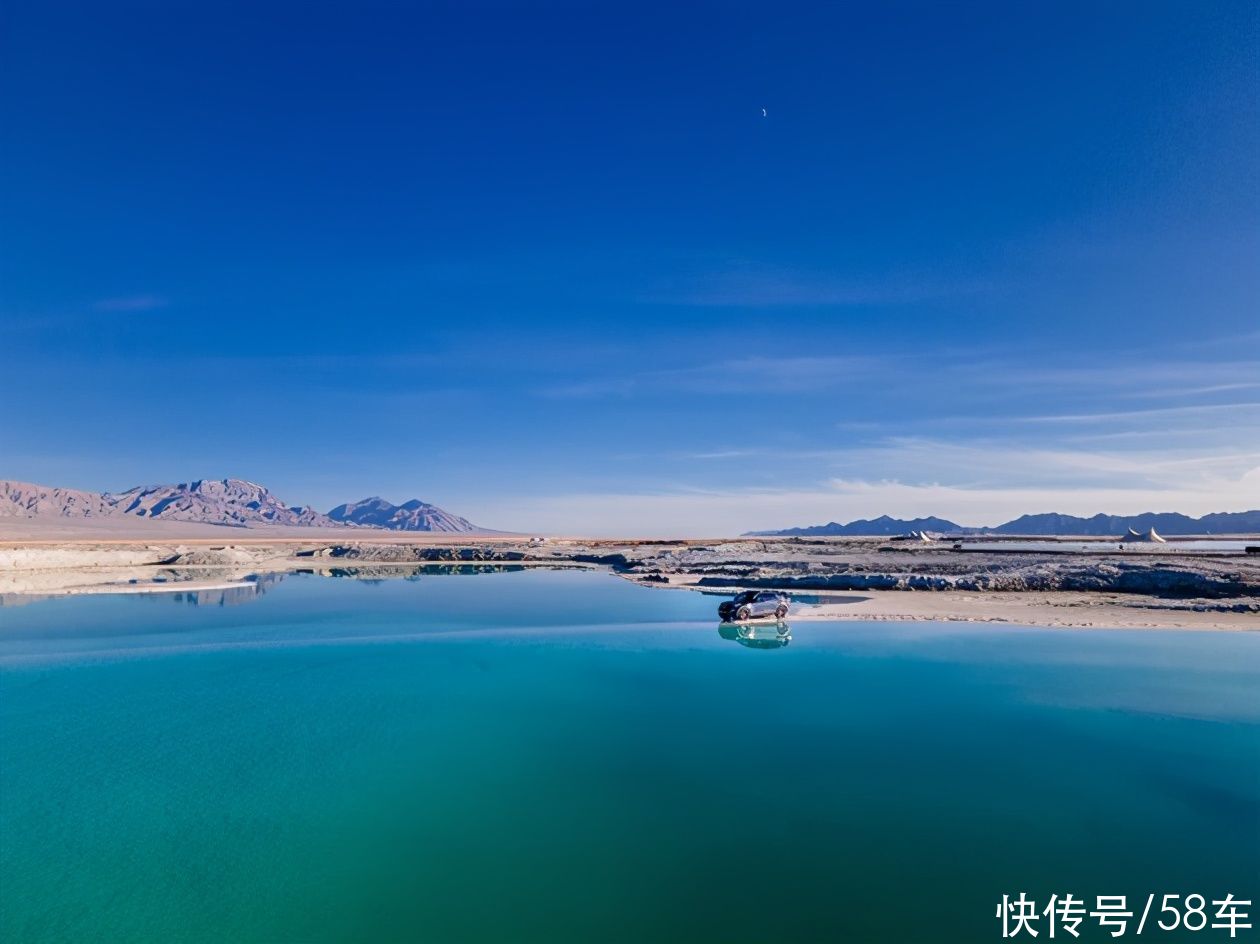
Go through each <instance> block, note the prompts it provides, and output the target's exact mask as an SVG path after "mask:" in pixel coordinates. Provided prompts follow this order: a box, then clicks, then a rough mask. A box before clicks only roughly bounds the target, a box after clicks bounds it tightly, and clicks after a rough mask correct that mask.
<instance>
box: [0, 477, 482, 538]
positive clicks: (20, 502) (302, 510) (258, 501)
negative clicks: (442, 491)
mask: <svg viewBox="0 0 1260 944" xmlns="http://www.w3.org/2000/svg"><path fill="white" fill-rule="evenodd" d="M330 514H331V517H330V515H324V514H320V513H319V512H318V511H315V510H314V509H312V508H309V507H304V506H301V505H286V504H285V503H284V502H283V501H281V500H280V499H279V498H277V497H276V496H275V495H273V494H272V493H271V491H270V490H269V489H267V488H266V487H264V486H262V485H258V484H256V483H254V482H247V481H244V480H243V479H199V480H198V481H195V482H184V483H180V484H178V485H142V486H138V487H136V488H132V489H128V490H127V491H125V492H119V493H117V494H110V493H108V492H104V493H100V492H86V491H77V490H74V489H68V488H49V487H47V486H43V485H33V484H31V483H28V482H11V481H5V480H0V517H17V518H146V519H149V520H155V521H187V522H194V523H197V524H213V525H226V526H229V527H238V528H249V527H265V526H268V525H283V526H287V527H311V528H347V527H349V528H355V527H359V528H382V529H387V530H391V531H441V532H448V533H469V532H475V531H478V530H479V529H478V528H477V527H475V526H474V525H473V524H472V523H471V522H469V521H468V520H467V519H465V518H461V517H459V516H458V515H453V514H451V513H450V512H447V511H444V510H443V509H441V508H439V507H437V506H436V505H429V504H426V503H425V502H422V501H419V500H414V499H413V500H412V501H409V502H407V503H405V504H403V505H393V504H391V503H389V502H387V501H385V500H384V499H380V498H371V499H365V500H364V501H362V502H355V503H352V504H345V505H338V506H337V507H336V508H334V509H333V511H332V512H331V513H330Z"/></svg>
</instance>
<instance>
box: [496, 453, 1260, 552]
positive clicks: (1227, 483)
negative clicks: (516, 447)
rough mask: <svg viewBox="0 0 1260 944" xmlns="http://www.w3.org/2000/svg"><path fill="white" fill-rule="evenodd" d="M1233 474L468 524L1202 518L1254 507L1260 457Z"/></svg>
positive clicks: (721, 501)
mask: <svg viewBox="0 0 1260 944" xmlns="http://www.w3.org/2000/svg"><path fill="white" fill-rule="evenodd" d="M1253 461H1254V462H1255V463H1256V464H1254V465H1252V466H1251V467H1249V468H1247V469H1246V470H1244V471H1242V472H1241V473H1240V474H1238V475H1236V476H1234V477H1232V478H1225V477H1221V476H1219V475H1218V474H1217V473H1216V470H1209V471H1208V472H1206V473H1205V472H1203V471H1202V470H1200V471H1199V472H1198V473H1197V474H1194V475H1187V476H1185V479H1186V481H1185V482H1184V483H1183V484H1173V483H1170V484H1167V485H1158V484H1144V485H1142V486H1139V487H1125V486H1123V485H1111V486H1103V487H1080V486H1075V485H1068V484H1065V485H1061V486H1049V487H1039V488H1030V487H997V486H994V487H980V488H967V487H962V486H959V485H946V484H908V483H904V482H896V481H883V482H874V481H857V480H845V479H834V480H832V481H830V482H827V483H825V484H822V485H819V486H817V487H814V488H806V489H781V490H773V489H729V490H710V491H703V490H682V489H676V490H672V491H662V492H657V493H650V492H642V493H635V494H577V495H548V496H533V497H517V498H512V499H510V500H507V499H503V500H497V501H492V502H490V503H485V502H482V503H481V504H480V506H479V507H478V508H477V509H476V515H474V518H476V519H477V520H483V521H493V522H495V523H496V525H497V526H499V527H503V528H510V529H513V530H521V531H539V532H544V533H547V532H550V533H553V534H573V535H588V536H659V537H679V536H692V537H720V536H725V535H732V534H738V533H741V532H744V531H757V530H769V529H772V528H785V527H793V526H796V525H812V524H823V523H826V522H828V521H850V520H853V519H855V518H872V517H877V516H878V515H881V514H888V515H892V516H893V517H899V518H914V517H924V516H927V515H938V516H940V517H943V518H948V519H950V520H953V521H956V522H958V523H959V524H964V525H977V526H978V525H996V524H1001V523H1002V522H1003V521H1008V520H1010V519H1012V518H1015V517H1018V516H1019V515H1022V514H1026V513H1037V512H1047V511H1056V512H1060V513H1063V514H1074V515H1085V516H1087V515H1093V514H1097V513H1099V512H1105V513H1107V514H1138V513H1140V512H1144V511H1180V512H1182V513H1184V514H1188V515H1195V516H1198V515H1203V514H1207V513H1209V512H1214V511H1241V510H1245V509H1252V508H1255V507H1257V506H1260V457H1253Z"/></svg>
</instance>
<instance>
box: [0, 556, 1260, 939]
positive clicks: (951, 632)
mask: <svg viewBox="0 0 1260 944" xmlns="http://www.w3.org/2000/svg"><path fill="white" fill-rule="evenodd" d="M715 604H716V600H715V598H712V597H704V596H700V595H698V594H692V593H684V592H671V591H664V590H654V589H651V590H650V589H643V588H639V587H635V586H632V585H630V584H628V583H625V582H624V581H621V580H619V579H617V578H615V577H611V576H608V575H605V574H593V573H583V572H521V573H500V574H485V575H477V576H454V575H433V576H427V575H426V576H421V577H420V578H419V579H413V580H391V581H382V582H378V583H372V584H369V583H365V582H362V581H352V580H329V579H321V578H316V577H293V578H289V579H287V580H285V581H283V582H281V583H278V584H275V585H272V586H270V587H269V588H268V592H266V593H265V594H261V595H257V596H255V597H254V598H253V599H252V601H251V602H249V603H248V604H247V605H242V606H189V605H187V602H181V601H177V600H176V599H175V598H174V597H161V596H150V597H140V596H122V597H95V598H92V597H82V598H69V599H59V600H51V601H46V602H40V603H33V604H30V605H27V606H22V607H14V608H3V609H0V778H2V780H0V939H3V940H12V941H62V940H89V939H91V940H131V941H216V942H218V941H229V940H230V941H289V940H294V941H296V940H301V941H312V942H321V941H340V940H367V941H403V940H423V941H438V942H441V941H566V940H571V941H595V940H598V941H663V940H677V941H705V940H712V941H723V942H729V941H790V940H801V941H812V940H850V941H879V940H893V941H913V940H924V941H927V940H931V941H982V940H997V939H999V933H1000V929H999V926H998V924H997V922H996V921H995V918H994V908H995V905H996V902H997V901H998V900H1000V898H1001V896H1002V894H1003V893H1011V894H1014V893H1017V892H1019V891H1026V892H1028V893H1029V894H1030V895H1031V896H1035V897H1037V898H1038V899H1039V900H1044V899H1045V898H1046V897H1047V896H1048V895H1049V894H1050V893H1052V892H1058V893H1060V894H1062V893H1065V892H1069V891H1071V892H1074V893H1075V894H1076V895H1078V896H1081V897H1086V898H1087V900H1089V899H1090V898H1092V896H1094V895H1097V894H1129V895H1134V896H1136V895H1139V894H1140V895H1141V896H1142V899H1143V900H1144V899H1145V896H1146V894H1147V893H1149V892H1153V893H1155V894H1156V896H1157V900H1158V898H1159V896H1161V895H1162V894H1164V893H1169V892H1174V893H1176V892H1179V893H1182V894H1185V893H1189V892H1202V893H1204V894H1205V895H1208V896H1209V897H1211V896H1215V897H1221V896H1223V895H1224V894H1225V893H1226V892H1229V891H1232V892H1233V893H1234V894H1236V895H1239V896H1241V897H1251V898H1253V900H1254V899H1255V898H1256V897H1257V896H1256V894H1255V893H1256V892H1257V890H1258V889H1257V884H1258V878H1260V634H1252V633H1235V634H1228V633H1177V632H1119V631H1116V632H1112V631H1069V630H1053V631H1051V630H1039V629H1034V628H1013V627H1003V628H995V627H991V626H972V625H965V624H931V623H904V624H898V623H881V624H870V623H820V622H798V623H795V624H793V625H792V626H791V627H790V632H789V633H783V634H781V633H778V632H776V631H775V630H773V629H770V628H766V629H764V630H760V631H758V633H757V634H756V637H757V638H754V639H752V640H749V639H742V638H739V637H737V636H735V635H734V634H732V633H731V632H730V631H729V630H727V631H725V632H724V633H723V632H719V627H718V625H717V622H716V620H715V619H714V618H713V616H712V614H713V612H714V608H715ZM788 636H790V638H787V637H788ZM784 642H787V643H788V644H787V645H783V643H784ZM1247 893H1250V894H1247ZM1208 933H1211V932H1208ZM1216 933H1218V934H1219V933H1220V932H1216ZM1148 936H1149V935H1148ZM1043 938H1044V934H1043ZM1083 939H1084V940H1090V939H1094V940H1110V938H1109V937H1106V936H1103V935H1100V934H1099V933H1098V932H1097V931H1089V930H1087V933H1086V934H1085V936H1084V937H1083ZM1157 939H1158V940H1173V939H1175V936H1173V935H1160V936H1159V937H1158V938H1157Z"/></svg>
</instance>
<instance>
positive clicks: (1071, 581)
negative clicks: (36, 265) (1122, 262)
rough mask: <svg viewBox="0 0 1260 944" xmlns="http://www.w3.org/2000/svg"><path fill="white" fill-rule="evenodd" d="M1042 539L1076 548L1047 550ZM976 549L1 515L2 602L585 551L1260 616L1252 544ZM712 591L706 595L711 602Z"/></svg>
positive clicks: (888, 589) (604, 562)
mask: <svg viewBox="0 0 1260 944" xmlns="http://www.w3.org/2000/svg"><path fill="white" fill-rule="evenodd" d="M1056 543H1062V544H1065V545H1066V544H1069V543H1071V544H1072V545H1073V548H1075V549H1065V550H1063V551H1061V552H1060V551H1057V550H1056V549H1054V545H1055V544H1056ZM1039 545H1049V546H1050V547H1051V549H1050V550H1045V549H1044V546H1043V547H1041V549H1038V550H1034V551H1028V550H1017V549H1016V548H1018V547H1019V546H1020V545H1019V543H1018V542H1010V545H1009V546H1010V547H1011V548H1012V550H1010V551H1004V550H1000V549H999V550H993V549H992V542H991V541H986V546H988V547H989V549H987V550H983V551H971V550H967V549H966V544H965V542H964V543H963V544H962V546H961V547H955V545H954V544H953V543H952V542H950V541H937V542H911V541H899V540H896V539H885V538H808V539H806V538H711V539H701V538H695V539H687V540H674V539H660V540H647V539H634V540H617V539H601V540H590V539H582V538H573V537H569V538H566V537H547V538H540V537H528V536H522V535H508V534H495V535H467V534H460V535H452V534H437V533H407V534H400V533H398V532H365V531H364V530H362V529H335V530H334V529H314V528H274V529H267V528H248V529H246V528H228V527H219V526H214V525H199V524H184V523H180V522H165V521H163V522H157V521H154V522H142V521H137V522H131V521H124V522H118V521H112V520H111V521H90V520H89V521H82V520H80V521H66V520H54V521H46V520H43V521H41V520H35V519H25V520H24V519H11V520H9V521H6V522H4V523H3V525H2V526H0V605H7V606H13V605H18V604H21V603H26V602H32V601H33V600H35V599H39V598H43V597H49V596H59V595H66V594H83V593H136V592H173V591H174V592H183V593H208V592H212V591H214V592H232V591H239V592H241V593H243V594H245V595H248V594H249V593H251V592H255V591H258V590H259V589H260V586H259V581H260V580H261V579H262V578H264V577H266V576H267V575H283V574H286V573H298V572H302V573H315V574H323V575H326V576H330V577H343V578H356V577H357V578H385V577H391V576H405V575H407V574H410V573H415V572H420V571H422V570H423V569H425V568H433V567H435V566H443V565H445V566H457V567H478V568H481V567H486V568H491V567H504V566H510V567H513V568H516V567H586V568H601V569H606V570H609V571H611V572H613V573H615V574H617V575H619V576H621V577H623V578H625V579H627V580H631V581H634V582H636V583H639V584H642V585H643V586H648V587H657V588H660V589H662V590H667V589H675V590H688V591H692V592H706V593H712V594H720V595H727V594H730V593H733V592H735V591H737V590H740V589H749V588H765V589H776V590H782V591H786V592H788V593H790V594H792V596H793V601H794V605H793V613H792V616H791V618H792V619H856V620H948V621H954V620H961V621H982V622H1002V623H1011V624H1020V625H1023V624H1027V625H1039V626H1061V627H1114V628H1169V629H1232V630H1257V629H1260V554H1255V553H1251V554H1248V553H1246V552H1245V551H1244V550H1243V549H1242V548H1241V546H1240V543H1239V542H1233V544H1232V545H1230V549H1229V550H1228V551H1222V552H1220V553H1202V552H1200V551H1196V552H1188V551H1185V550H1182V549H1179V548H1178V546H1177V544H1176V543H1175V542H1174V543H1171V544H1168V545H1162V546H1157V547H1151V546H1144V547H1134V548H1128V549H1123V550H1121V549H1120V548H1119V547H1118V546H1116V545H1115V544H1113V543H1109V542H1105V541H1094V542H1089V544H1088V551H1087V552H1085V553H1082V552H1080V542H1079V540H1078V541H1075V542H1069V541H1063V542H1044V541H1041V542H1039ZM716 602H717V600H716V598H715V606H716Z"/></svg>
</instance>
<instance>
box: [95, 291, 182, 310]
mask: <svg viewBox="0 0 1260 944" xmlns="http://www.w3.org/2000/svg"><path fill="white" fill-rule="evenodd" d="M169 304H170V302H169V301H168V300H167V299H166V298H163V297H162V296H161V295H123V296H120V297H118V298H103V299H101V300H100V301H98V302H96V303H95V304H93V305H92V308H93V309H94V310H96V311H154V310H156V309H158V308H165V307H166V306H167V305H169Z"/></svg>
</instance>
